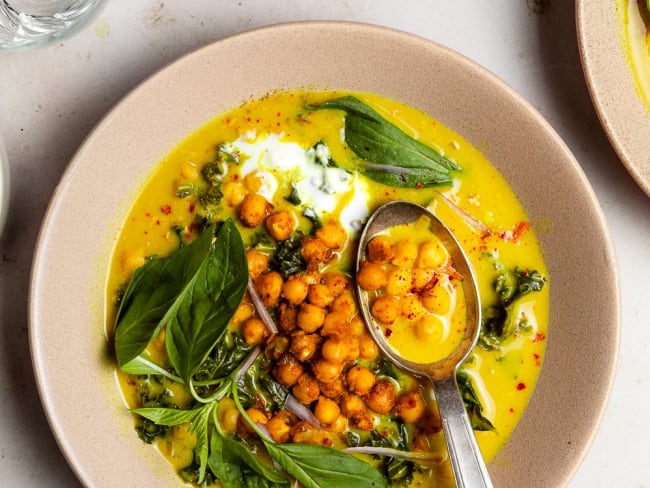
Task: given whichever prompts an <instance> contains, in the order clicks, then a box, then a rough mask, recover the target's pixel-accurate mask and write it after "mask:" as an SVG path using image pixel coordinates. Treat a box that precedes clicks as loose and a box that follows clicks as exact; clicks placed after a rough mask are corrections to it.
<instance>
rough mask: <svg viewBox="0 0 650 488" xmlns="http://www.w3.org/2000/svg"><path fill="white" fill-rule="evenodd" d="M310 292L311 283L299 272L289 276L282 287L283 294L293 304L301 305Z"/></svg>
mask: <svg viewBox="0 0 650 488" xmlns="http://www.w3.org/2000/svg"><path fill="white" fill-rule="evenodd" d="M308 292H309V285H308V284H307V282H306V281H305V279H304V278H303V277H302V276H300V275H297V274H293V275H291V276H289V278H288V279H287V281H286V283H285V284H284V285H283V287H282V296H283V297H284V298H285V299H286V300H287V301H288V302H289V303H290V304H291V305H300V304H301V303H302V302H304V301H305V298H307V293H308Z"/></svg>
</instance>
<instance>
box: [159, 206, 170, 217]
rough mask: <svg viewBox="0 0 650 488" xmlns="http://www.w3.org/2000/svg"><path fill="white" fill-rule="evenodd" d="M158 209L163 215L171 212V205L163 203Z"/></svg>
mask: <svg viewBox="0 0 650 488" xmlns="http://www.w3.org/2000/svg"><path fill="white" fill-rule="evenodd" d="M160 211H161V212H162V213H164V214H165V215H169V214H170V213H172V207H171V205H163V206H162V207H160Z"/></svg>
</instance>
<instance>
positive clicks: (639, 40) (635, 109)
mask: <svg viewBox="0 0 650 488" xmlns="http://www.w3.org/2000/svg"><path fill="white" fill-rule="evenodd" d="M643 5H644V4H643V2H637V1H636V0H616V1H615V2H612V1H611V0H577V1H576V18H577V23H576V24H577V29H578V45H579V46H580V58H581V61H582V67H583V69H584V72H585V78H586V80H587V87H588V88H589V93H590V94H591V98H592V100H593V102H594V106H595V107H596V112H597V113H598V117H599V119H600V122H601V124H602V126H603V128H604V129H605V132H606V134H607V137H608V138H609V141H610V143H611V144H612V146H613V147H614V150H615V151H616V153H617V154H618V157H619V158H620V159H621V161H622V162H623V164H624V165H625V167H626V168H627V170H628V171H629V172H630V174H631V175H632V177H633V178H634V179H635V180H636V182H637V183H638V184H639V186H640V187H641V189H642V190H643V191H644V192H645V193H647V194H648V195H650V138H649V137H648V134H650V106H648V105H647V104H646V102H644V100H643V98H644V95H643V94H642V92H641V88H640V86H639V84H638V83H637V81H636V80H635V76H637V75H636V74H635V70H634V69H633V62H632V59H633V55H632V54H631V53H632V51H631V49H630V47H631V44H634V46H635V47H634V49H635V51H636V52H637V54H636V55H635V56H646V57H648V58H649V59H648V60H647V61H645V63H650V55H649V54H648V52H647V48H646V47H645V36H646V28H645V26H644V25H643V22H642V20H641V17H640V14H639V9H640V8H644V7H643ZM626 19H627V20H626ZM630 21H631V24H630V25H631V27H630V29H627V27H626V24H627V23H629V22H630ZM639 61H641V60H639ZM646 96H648V95H646Z"/></svg>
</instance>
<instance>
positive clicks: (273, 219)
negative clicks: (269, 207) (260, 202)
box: [265, 210, 296, 241]
mask: <svg viewBox="0 0 650 488" xmlns="http://www.w3.org/2000/svg"><path fill="white" fill-rule="evenodd" d="M265 224H266V230H268V231H269V234H271V237H273V239H275V240H276V241H286V240H287V239H289V237H291V234H292V233H293V230H294V229H295V228H296V218H295V217H294V216H293V214H292V213H291V212H289V211H287V210H281V211H280V212H276V213H274V214H271V215H269V216H268V217H267V218H266V222H265Z"/></svg>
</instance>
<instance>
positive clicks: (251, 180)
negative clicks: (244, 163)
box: [244, 171, 264, 193]
mask: <svg viewBox="0 0 650 488" xmlns="http://www.w3.org/2000/svg"><path fill="white" fill-rule="evenodd" d="M263 184H264V179H263V177H262V175H261V174H260V173H258V172H257V171H253V172H251V173H248V174H247V175H246V176H245V177H244V186H245V187H246V189H247V190H248V191H249V192H251V193H257V192H258V191H260V189H261V188H262V185H263Z"/></svg>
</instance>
